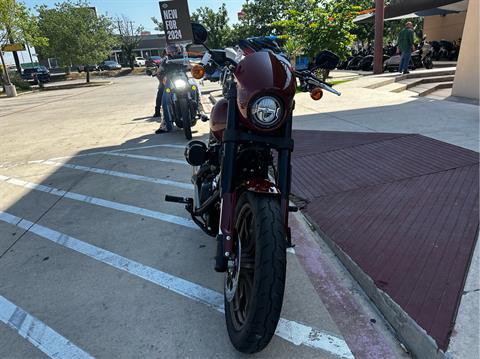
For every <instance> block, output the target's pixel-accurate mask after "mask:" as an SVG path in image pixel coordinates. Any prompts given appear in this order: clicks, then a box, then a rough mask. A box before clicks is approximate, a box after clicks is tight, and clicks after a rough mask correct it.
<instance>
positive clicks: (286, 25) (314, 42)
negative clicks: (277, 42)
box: [273, 0, 359, 59]
mask: <svg viewBox="0 0 480 359" xmlns="http://www.w3.org/2000/svg"><path fill="white" fill-rule="evenodd" d="M358 11H359V7H358V6H354V5H352V2H351V1H350V0H348V1H347V0H337V1H329V0H305V1H303V2H298V1H296V2H295V6H292V7H291V8H289V9H288V10H285V14H284V17H285V18H284V19H283V20H279V21H276V22H275V23H274V24H273V26H275V27H278V28H279V29H280V30H281V32H282V35H284V36H285V37H287V38H291V37H293V38H295V40H296V41H297V42H300V43H301V44H302V48H303V49H304V51H305V53H306V54H307V55H308V56H309V57H313V56H314V55H315V53H317V52H318V51H320V50H330V51H332V52H334V53H336V54H337V55H338V56H339V57H340V58H341V59H345V58H346V57H347V56H348V53H349V48H350V46H351V45H352V44H353V41H354V40H355V35H353V34H352V30H353V29H354V27H355V25H354V23H353V19H354V18H355V16H356V14H357V12H358Z"/></svg>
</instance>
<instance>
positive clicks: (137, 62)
mask: <svg viewBox="0 0 480 359" xmlns="http://www.w3.org/2000/svg"><path fill="white" fill-rule="evenodd" d="M145 62H146V60H145V59H144V58H143V57H135V60H134V62H133V64H134V65H135V66H136V67H140V66H145Z"/></svg>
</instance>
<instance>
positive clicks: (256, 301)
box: [224, 192, 287, 353]
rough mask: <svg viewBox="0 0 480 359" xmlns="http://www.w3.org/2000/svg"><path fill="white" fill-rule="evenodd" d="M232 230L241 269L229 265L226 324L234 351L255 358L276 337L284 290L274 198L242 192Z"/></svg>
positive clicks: (283, 257) (282, 248)
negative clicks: (234, 288)
mask: <svg viewBox="0 0 480 359" xmlns="http://www.w3.org/2000/svg"><path fill="white" fill-rule="evenodd" d="M235 229H236V233H237V238H236V243H235V247H236V254H237V257H238V248H241V249H240V251H241V256H240V268H239V269H238V262H235V263H236V264H235V265H233V266H232V267H234V269H233V271H235V272H237V271H238V275H236V278H238V282H237V284H236V290H233V291H232V287H234V285H232V283H233V282H232V281H230V282H229V278H233V276H232V269H229V271H228V272H227V274H226V279H225V296H224V298H225V319H226V323H227V330H228V335H229V337H230V340H231V342H232V344H233V346H234V347H235V348H236V349H237V350H239V351H240V352H243V353H256V352H259V351H261V350H262V349H263V348H265V347H266V346H267V344H268V343H269V342H270V340H271V339H272V336H273V335H274V334H275V330H276V328H277V324H278V321H279V319H280V312H281V310H282V303H283V294H284V290H285V277H286V265H287V257H286V236H285V230H284V227H283V223H282V216H281V211H280V203H279V200H278V198H277V197H274V196H268V195H260V194H256V193H250V192H245V193H244V194H243V195H241V196H240V199H239V201H238V204H237V208H236V223H235ZM239 242H240V245H239ZM229 276H230V277H229ZM232 293H233V294H232ZM229 297H230V298H229Z"/></svg>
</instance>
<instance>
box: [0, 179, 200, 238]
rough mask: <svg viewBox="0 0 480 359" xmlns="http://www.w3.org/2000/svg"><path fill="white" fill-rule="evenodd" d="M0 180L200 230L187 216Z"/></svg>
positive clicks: (37, 185) (18, 181) (53, 188)
mask: <svg viewBox="0 0 480 359" xmlns="http://www.w3.org/2000/svg"><path fill="white" fill-rule="evenodd" d="M0 181H1V182H5V183H9V184H11V185H15V186H19V187H23V188H29V189H33V190H35V191H40V192H45V193H49V194H52V195H54V196H58V197H64V198H68V199H73V200H75V201H80V202H85V203H88V204H93V205H96V206H100V207H105V208H110V209H115V210H117V211H121V212H127V213H131V214H137V215H139V216H143V217H149V218H153V219H158V220H160V221H163V222H169V223H174V224H178V225H180V226H184V227H187V228H191V229H195V230H200V228H198V226H197V225H196V224H195V223H194V222H193V221H192V220H191V219H187V218H183V217H179V216H174V215H172V214H167V213H162V212H158V211H152V210H150V209H146V208H141V207H136V206H131V205H128V204H124V203H119V202H112V201H108V200H105V199H102V198H97V197H91V196H86V195H83V194H79V193H75V192H68V191H64V190H61V189H58V188H55V187H49V186H44V185H40V184H36V183H32V182H27V181H23V180H21V179H18V178H12V177H7V176H2V175H0Z"/></svg>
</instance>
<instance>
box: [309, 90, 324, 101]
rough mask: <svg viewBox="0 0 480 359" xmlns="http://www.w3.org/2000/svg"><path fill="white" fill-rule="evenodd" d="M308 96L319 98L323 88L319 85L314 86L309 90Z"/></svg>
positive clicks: (313, 98) (314, 98) (321, 95)
mask: <svg viewBox="0 0 480 359" xmlns="http://www.w3.org/2000/svg"><path fill="white" fill-rule="evenodd" d="M310 97H311V98H312V100H315V101H318V100H320V99H321V98H322V97H323V90H322V89H321V88H320V87H315V88H314V89H313V90H312V91H310Z"/></svg>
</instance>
